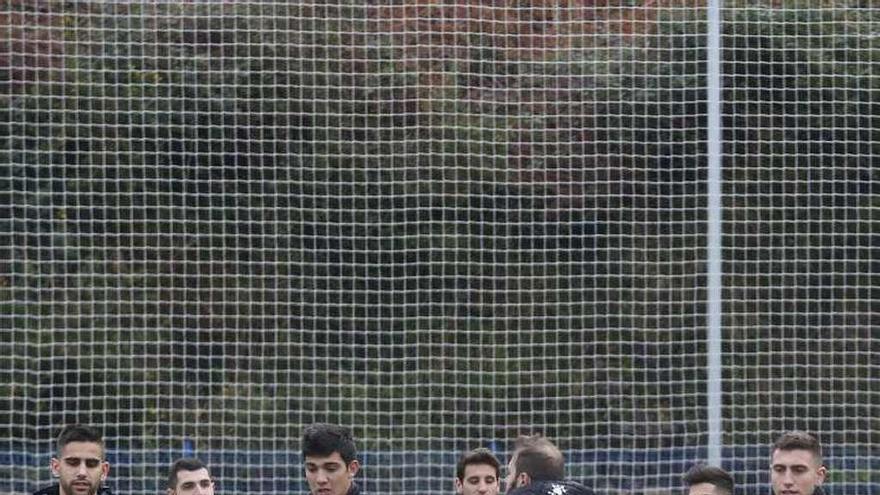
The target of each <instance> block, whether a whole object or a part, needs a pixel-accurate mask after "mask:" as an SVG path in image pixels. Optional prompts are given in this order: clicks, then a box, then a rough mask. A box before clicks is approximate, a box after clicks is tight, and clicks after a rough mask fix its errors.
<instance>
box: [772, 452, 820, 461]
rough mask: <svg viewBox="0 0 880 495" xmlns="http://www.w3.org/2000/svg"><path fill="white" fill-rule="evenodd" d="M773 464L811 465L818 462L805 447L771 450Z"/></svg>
mask: <svg viewBox="0 0 880 495" xmlns="http://www.w3.org/2000/svg"><path fill="white" fill-rule="evenodd" d="M772 464H773V465H777V464H779V465H811V464H818V459H816V456H815V455H813V453H812V452H810V451H809V450H805V449H786V450H780V449H776V450H774V451H773V458H772Z"/></svg>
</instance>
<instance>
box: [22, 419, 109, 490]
mask: <svg viewBox="0 0 880 495" xmlns="http://www.w3.org/2000/svg"><path fill="white" fill-rule="evenodd" d="M56 448H57V451H56V454H55V456H54V457H52V460H51V461H49V469H50V470H51V471H52V476H54V477H56V478H58V483H57V484H53V485H51V486H47V487H45V488H42V489H40V490H38V491H36V492H35V493H34V495H110V489H109V488H107V487H106V486H104V482H105V481H106V480H107V475H109V474H110V463H109V462H107V458H106V452H105V449H104V439H103V438H102V437H101V433H99V432H98V430H96V429H94V428H92V427H91V426H85V425H79V424H74V425H68V426H66V427H64V428H63V429H62V430H61V433H60V434H59V435H58V439H57V441H56Z"/></svg>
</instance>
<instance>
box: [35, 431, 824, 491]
mask: <svg viewBox="0 0 880 495" xmlns="http://www.w3.org/2000/svg"><path fill="white" fill-rule="evenodd" d="M302 456H303V464H304V468H305V477H306V481H307V482H308V485H309V493H310V494H311V495H359V494H360V488H359V487H358V485H357V483H356V482H355V481H354V478H355V476H356V475H357V473H358V471H359V470H360V462H359V461H358V459H357V449H356V446H355V442H354V438H353V437H352V435H351V433H350V432H349V431H348V430H347V429H345V428H343V427H341V426H337V425H333V424H327V423H317V424H313V425H310V426H307V427H306V428H305V429H304V430H303V436H302ZM49 467H50V469H51V471H52V475H53V476H55V477H56V478H58V483H57V484H53V485H51V486H48V487H46V488H43V489H41V490H38V491H37V492H35V493H34V495H110V490H109V489H108V488H107V486H106V480H107V476H108V474H109V473H110V463H109V462H107V457H106V451H105V447H104V441H103V438H102V436H101V434H100V433H99V432H98V431H97V430H95V429H94V428H92V427H89V426H84V425H70V426H67V427H66V428H64V429H63V430H62V432H61V434H60V435H59V436H58V440H57V451H56V453H55V456H54V457H52V460H51V461H50V466H49ZM826 474H827V469H826V467H825V465H824V463H823V460H822V449H821V446H820V444H819V442H818V441H817V440H816V438H815V437H813V436H812V435H810V434H808V433H804V432H800V431H793V432H788V433H786V434H784V435H782V436H781V437H779V438H778V439H777V440H776V442H775V443H774V445H773V449H772V452H771V462H770V481H771V486H772V490H773V491H772V493H773V495H825V492H824V491H823V490H822V483H823V482H824V481H825V477H826ZM684 481H685V485H686V490H687V495H733V493H734V480H733V477H731V475H730V474H728V473H727V472H726V471H724V470H723V469H721V468H719V467H713V466H707V465H697V466H694V468H693V469H691V470H690V471H689V472H688V473H687V474H686V475H685V477H684ZM453 483H454V488H455V492H456V493H457V494H458V495H498V494H499V493H500V492H501V463H500V462H499V461H498V458H497V457H495V455H494V454H493V453H492V452H491V451H489V450H488V449H485V448H478V449H475V450H472V451H469V452H466V453H465V454H463V455H462V456H461V458H460V459H459V461H458V463H457V465H456V468H455V480H454V482H453ZM505 484H506V487H507V492H506V493H507V495H591V494H592V491H591V490H590V489H589V488H587V487H586V486H584V485H582V484H580V483H578V482H575V481H572V480H569V479H566V474H565V459H564V457H563V455H562V452H561V451H560V450H559V448H558V447H557V446H556V445H554V444H553V442H551V441H550V440H549V439H547V438H546V437H544V436H541V435H528V436H520V437H519V438H517V439H516V441H515V443H514V448H513V451H512V452H511V454H510V462H509V463H508V465H507V476H506V478H505ZM214 488H215V485H214V479H213V478H212V477H211V474H210V472H209V470H208V466H206V465H205V464H204V463H203V462H202V461H200V460H198V459H194V458H183V459H178V460H177V461H175V462H174V463H173V464H172V465H171V468H170V470H169V473H168V482H167V489H166V491H167V495H214Z"/></svg>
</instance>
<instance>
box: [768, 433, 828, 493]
mask: <svg viewBox="0 0 880 495" xmlns="http://www.w3.org/2000/svg"><path fill="white" fill-rule="evenodd" d="M827 475H828V468H826V467H825V464H824V463H823V461H822V446H821V445H820V444H819V440H817V439H816V437H814V436H813V435H810V434H809V433H806V432H803V431H790V432H788V433H784V434H783V435H782V436H780V437H779V438H777V439H776V442H774V443H773V452H772V453H771V457H770V483H771V485H772V486H773V494H774V495H825V491H824V490H823V489H822V483H824V482H825V478H826V476H827Z"/></svg>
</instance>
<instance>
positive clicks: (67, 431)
mask: <svg viewBox="0 0 880 495" xmlns="http://www.w3.org/2000/svg"><path fill="white" fill-rule="evenodd" d="M71 442H90V443H96V444H98V445H100V446H101V455H102V456H103V453H104V439H103V438H102V437H101V432H99V431H98V430H96V429H95V428H92V427H91V426H86V425H80V424H73V425H67V426H65V427H64V428H62V429H61V433H59V434H58V439H57V440H56V442H55V444H56V447H57V449H58V455H61V450H62V449H64V447H65V446H66V445H67V444H69V443H71Z"/></svg>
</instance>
